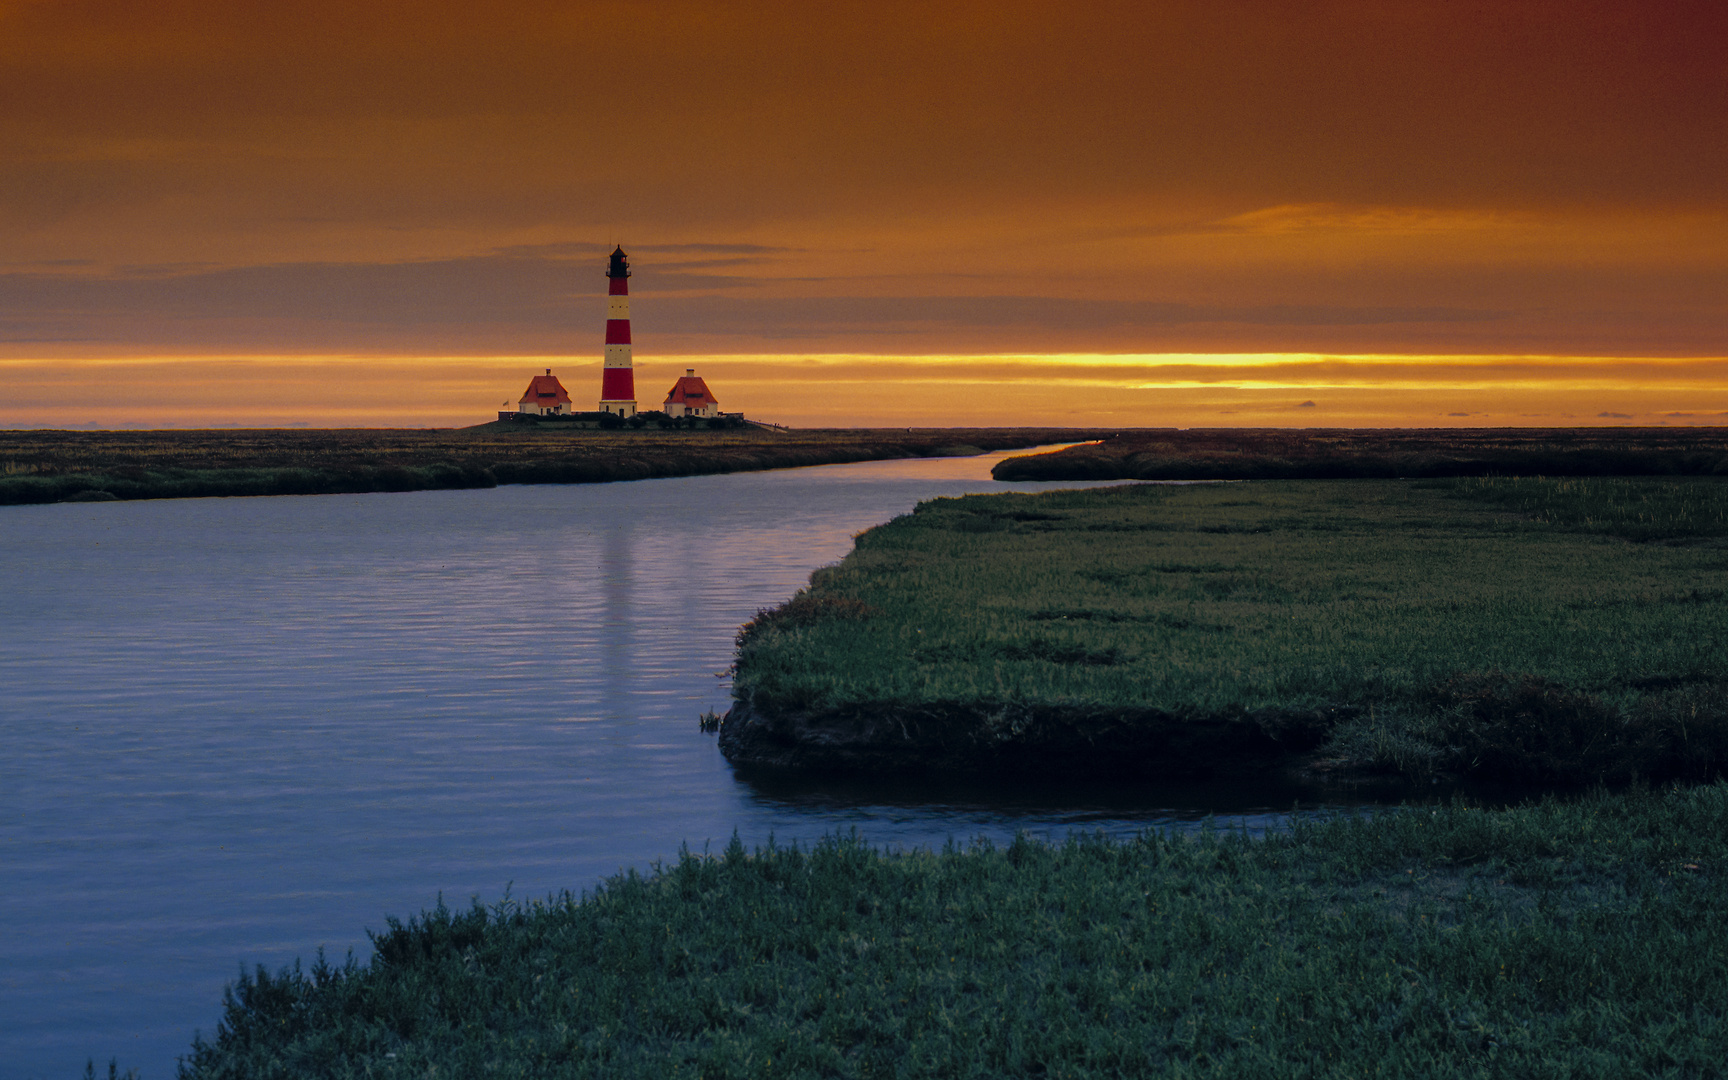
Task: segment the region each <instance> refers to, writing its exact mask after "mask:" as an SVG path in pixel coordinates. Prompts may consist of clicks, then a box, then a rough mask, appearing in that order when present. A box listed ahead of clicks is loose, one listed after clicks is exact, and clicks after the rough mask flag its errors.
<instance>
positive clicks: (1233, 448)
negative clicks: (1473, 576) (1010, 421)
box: [995, 427, 1728, 480]
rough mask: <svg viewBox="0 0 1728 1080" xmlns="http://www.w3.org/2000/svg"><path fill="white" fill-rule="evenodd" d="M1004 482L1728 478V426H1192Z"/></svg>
mask: <svg viewBox="0 0 1728 1080" xmlns="http://www.w3.org/2000/svg"><path fill="white" fill-rule="evenodd" d="M995 475H996V479H998V480H1329V479H1396V478H1399V477H1406V478H1424V477H1429V478H1431V477H1449V476H1728V428H1723V427H1717V428H1531V429H1523V430H1520V429H1516V428H1462V429H1428V430H1420V429H1407V430H1378V431H1376V430H1345V429H1339V430H1326V429H1295V430H1292V429H1271V428H1268V429H1258V430H1255V429H1241V428H1230V429H1221V430H1220V429H1214V430H1205V429H1192V430H1174V429H1172V430H1164V431H1137V432H1127V433H1124V434H1120V435H1116V436H1113V437H1109V438H1106V439H1105V440H1104V441H1103V442H1102V443H1101V444H1100V445H1096V446H1076V447H1071V448H1069V449H1067V450H1064V451H1061V452H1059V453H1056V454H1046V455H1035V456H1030V457H1017V458H1009V459H1008V460H1006V461H1003V462H1001V463H999V464H998V465H997V466H996V470H995Z"/></svg>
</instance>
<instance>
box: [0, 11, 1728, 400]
mask: <svg viewBox="0 0 1728 1080" xmlns="http://www.w3.org/2000/svg"><path fill="white" fill-rule="evenodd" d="M1725 42H1728V5H1724V4H1722V3H1720V2H1719V0H1699V2H1663V0H1656V2H1643V3H1636V4H1634V3H1626V2H1623V0H1621V2H1615V3H1589V2H1565V3H1560V2H1552V3H1551V2H1543V0H1532V2H1519V3H1508V2H1506V0H1498V2H1495V3H1470V2H1404V0H1372V2H1370V0H1359V2H1349V3H1345V2H1338V3H1328V2H1313V3H1289V2H1281V3H1272V2H1267V3H1230V2H1220V0H1205V2H1195V3H1162V2H1155V0H1142V2H1139V3H1122V4H1115V3H1080V4H1054V3H1036V4H1033V3H1015V2H1011V0H992V2H990V3H975V4H970V3H969V4H952V3H950V4H943V3H931V2H928V0H926V2H924V3H917V4H912V3H896V2H881V0H876V2H871V3H867V4H865V3H858V4H853V3H837V4H836V3H828V4H811V3H807V2H806V3H786V4H778V3H748V4H730V5H729V4H718V3H686V2H681V0H645V2H631V0H608V2H606V3H586V2H567V3H548V4H535V3H520V2H514V0H504V2H488V3H485V4H479V3H474V2H472V0H465V2H463V3H459V4H458V3H443V2H441V0H416V2H414V3H406V2H404V3H383V2H375V3H355V2H354V0H346V2H340V3H308V2H296V0H287V2H263V0H258V2H244V0H222V2H220V3H218V2H204V0H200V2H181V0H139V2H121V0H97V2H88V3H81V2H77V0H42V2H32V0H0V101H4V103H5V104H4V107H3V108H0V425H6V426H39V425H52V426H78V425H84V424H96V425H99V426H149V425H156V424H170V425H186V424H228V423H237V424H271V425H274V424H290V423H294V424H311V425H313V426H320V425H327V424H339V425H349V424H392V425H398V424H400V425H419V424H436V425H441V426H444V425H461V424H468V423H475V422H479V421H482V420H485V419H488V418H489V416H490V414H491V413H492V412H494V411H496V410H497V409H498V408H499V407H500V405H501V403H503V402H505V401H506V400H508V401H511V402H514V399H515V398H516V397H517V396H518V395H519V394H520V393H521V391H522V387H523V386H525V385H526V383H527V379H528V377H529V375H531V374H532V373H534V372H535V371H537V370H538V369H541V368H544V367H552V368H554V370H556V371H557V372H558V373H559V374H560V375H561V376H562V377H563V378H564V381H565V383H566V385H568V386H569V387H570V388H571V390H572V393H573V395H574V396H575V397H576V399H577V401H578V404H579V405H583V404H586V405H587V406H588V407H592V404H591V402H590V401H589V399H591V398H593V397H595V396H597V392H598V381H599V378H598V376H599V365H600V346H601V340H602V338H601V330H602V324H603V320H604V293H605V279H604V278H603V277H602V276H601V271H602V269H603V267H604V252H605V251H608V250H610V247H611V245H612V244H614V243H622V244H623V246H624V247H625V249H626V250H627V251H629V252H630V254H631V258H632V262H633V264H634V266H635V268H636V276H635V277H634V278H633V279H632V280H631V292H632V299H633V303H632V315H633V317H634V329H635V339H636V365H637V371H638V375H637V393H638V398H639V400H641V401H642V403H643V407H645V408H648V407H653V405H654V404H656V403H657V402H658V400H659V399H660V398H661V397H663V396H664V392H665V388H666V387H667V386H669V385H670V384H671V382H672V380H673V378H674V377H675V376H676V375H677V374H680V373H681V372H682V369H683V368H685V367H687V366H696V367H698V368H699V370H700V371H701V373H702V374H704V375H705V376H707V377H708V379H709V381H710V385H712V386H713V388H714V390H715V392H716V393H717V394H718V395H719V397H720V399H721V405H722V407H723V408H725V409H728V410H743V411H745V412H746V413H749V414H751V415H754V416H760V417H762V418H765V419H773V420H779V421H782V422H790V423H794V424H800V425H803V424H852V423H870V424H897V423H906V424H914V423H916V424H932V423H954V424H973V423H988V424H1004V423H1021V422H1027V423H1031V422H1036V423H1072V424H1098V425H1123V424H1147V425H1164V424H1172V425H1180V426H1224V425H1237V424H1256V425H1258V424H1280V425H1283V424H1294V425H1302V426H1325V425H1334V424H1336V425H1364V424H1372V425H1379V424H1397V425H1416V426H1430V425H1440V424H1494V425H1501V424H1519V425H1551V424H1572V423H1596V424H1601V423H1638V424H1656V423H1694V424H1696V423H1710V424H1722V423H1728V299H1725V298H1728V45H1725V44H1724V43H1725ZM590 384H592V385H590Z"/></svg>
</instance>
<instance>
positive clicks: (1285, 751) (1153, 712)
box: [719, 699, 1384, 783]
mask: <svg viewBox="0 0 1728 1080" xmlns="http://www.w3.org/2000/svg"><path fill="white" fill-rule="evenodd" d="M1359 711H1360V710H1358V709H1357V708H1355V707H1354V706H1347V705H1337V706H1330V707H1326V708H1318V709H1283V708H1262V709H1255V710H1250V711H1241V712H1235V713H1223V714H1200V713H1193V714H1184V713H1175V712H1170V711H1167V710H1163V709H1151V708H1128V709H1124V708H1108V707H1103V706H1086V705H1040V704H1032V705H1017V704H1001V703H988V702H974V703H965V702H943V703H932V704H920V705H899V704H893V703H882V704H878V705H873V706H855V707H849V708H846V709H843V710H829V711H814V712H813V711H797V710H785V711H780V710H764V709H760V708H758V707H757V706H756V705H755V704H754V703H753V702H752V701H750V700H749V699H744V700H739V701H735V702H734V703H733V705H732V708H731V709H730V710H728V711H727V713H726V715H725V716H724V717H722V718H721V721H720V737H719V742H720V752H721V753H722V754H724V755H725V757H726V759H727V760H728V761H730V762H731V763H732V764H733V765H736V766H741V767H748V768H755V769H772V770H782V771H784V770H791V771H807V772H830V773H850V774H863V775H871V774H875V775H907V774H913V773H931V774H956V775H990V776H1014V775H1037V776H1040V777H1047V778H1106V777H1107V778H1112V779H1169V778H1177V777H1180V778H1196V779H1198V778H1219V777H1245V776H1257V775H1281V776H1286V777H1291V778H1299V779H1304V780H1311V781H1318V780H1324V781H1326V782H1332V783H1350V782H1372V781H1375V780H1384V777H1378V776H1375V775H1372V774H1369V773H1365V772H1364V773H1361V774H1360V775H1357V773H1356V772H1355V771H1352V770H1349V769H1344V768H1339V767H1335V766H1330V765H1329V763H1327V762H1325V761H1323V760H1321V759H1320V758H1318V757H1317V756H1316V751H1317V750H1319V748H1320V747H1321V746H1322V744H1323V743H1324V742H1325V740H1326V738H1327V736H1328V735H1329V734H1330V733H1331V732H1332V731H1333V730H1334V729H1335V728H1336V727H1337V725H1338V724H1340V723H1342V722H1344V721H1346V720H1348V719H1351V718H1353V717H1355V716H1356V715H1357V713H1358V712H1359Z"/></svg>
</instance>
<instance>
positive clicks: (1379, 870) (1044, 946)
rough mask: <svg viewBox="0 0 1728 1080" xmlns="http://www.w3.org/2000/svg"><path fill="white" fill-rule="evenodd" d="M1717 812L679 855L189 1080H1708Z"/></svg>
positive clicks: (839, 842)
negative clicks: (902, 1079)
mask: <svg viewBox="0 0 1728 1080" xmlns="http://www.w3.org/2000/svg"><path fill="white" fill-rule="evenodd" d="M1725 867H1728V785H1722V784H1717V785H1711V786H1704V787H1696V788H1692V789H1689V790H1685V789H1675V790H1670V791H1665V792H1660V793H1656V792H1651V791H1648V790H1642V791H1633V792H1630V793H1627V794H1622V795H1617V796H1608V795H1602V794H1597V795H1594V796H1591V797H1587V798H1584V799H1581V800H1575V801H1569V802H1560V801H1547V802H1543V803H1540V804H1536V805H1530V806H1524V807H1519V808H1515V809H1510V810H1499V811H1491V810H1482V809H1472V808H1467V807H1464V806H1458V805H1454V806H1449V807H1432V808H1430V807H1418V808H1411V809H1406V810H1398V811H1391V812H1386V813H1382V814H1378V815H1375V816H1373V817H1371V818H1359V819H1345V820H1338V821H1332V822H1327V823H1321V824H1305V823H1302V822H1298V823H1297V824H1296V825H1295V827H1294V828H1293V829H1291V830H1290V831H1288V832H1282V833H1272V834H1268V835H1266V836H1265V837H1264V838H1262V839H1259V840H1250V839H1248V838H1246V837H1245V836H1242V835H1240V834H1228V833H1225V834H1213V835H1209V836H1208V835H1202V836H1200V837H1198V838H1194V837H1184V836H1169V835H1160V834H1158V833H1147V834H1145V835H1143V836H1142V837H1141V838H1140V839H1138V840H1131V841H1127V842H1111V841H1104V840H1098V839H1091V840H1086V839H1074V840H1070V841H1069V842H1067V843H1066V844H1063V845H1061V846H1049V845H1045V844H1041V843H1037V842H1033V841H1028V840H1025V839H1021V840H1018V841H1016V842H1015V843H1014V844H1012V845H1011V846H1008V847H991V846H989V845H980V846H976V847H971V848H967V849H960V848H951V849H949V850H946V851H942V852H929V851H917V852H910V853H904V854H890V853H884V852H881V851H877V850H873V849H871V848H870V847H868V846H867V845H865V844H863V843H861V842H859V841H857V840H855V839H847V838H837V839H831V840H829V841H826V842H824V843H822V844H820V845H818V846H816V847H814V848H812V849H808V850H796V849H786V848H779V849H774V848H769V849H764V850H758V851H756V852H754V853H748V852H746V851H745V850H744V848H743V847H742V846H741V845H739V844H737V842H736V841H734V842H733V845H732V846H731V847H729V848H727V849H726V850H725V851H724V852H723V853H722V854H719V855H717V856H715V857H703V856H698V855H692V854H685V855H683V856H682V857H680V858H679V859H677V860H676V861H675V862H671V863H668V864H666V865H663V866H658V867H656V868H655V869H654V871H653V872H652V873H650V874H647V875H645V876H644V875H637V874H635V873H630V874H625V875H621V876H618V877H615V878H613V879H611V880H610V881H607V882H606V883H605V884H604V885H603V886H602V887H601V888H599V889H597V890H595V891H594V892H592V893H588V894H585V895H582V896H579V897H577V896H565V897H561V898H556V899H553V900H552V901H550V902H546V903H531V904H525V905H524V904H516V903H503V904H499V905H496V906H494V907H492V908H482V907H478V906H476V907H473V908H470V909H468V910H457V911H450V910H446V909H444V908H443V907H442V906H440V907H439V908H437V909H436V910H433V911H430V912H426V913H424V914H423V915H421V916H420V917H418V918H414V919H411V920H409V921H407V922H405V923H403V922H397V921H395V920H391V921H390V923H389V925H388V927H387V928H386V929H385V930H384V932H382V933H380V934H377V935H375V936H374V939H373V941H374V945H375V947H376V953H375V955H374V956H373V957H372V958H371V959H370V960H369V961H368V962H367V963H365V964H359V963H355V962H352V961H350V962H348V963H346V964H325V963H323V962H322V960H320V961H319V962H318V963H317V964H315V965H313V966H312V967H310V968H301V967H299V966H296V967H294V968H291V969H287V970H284V971H279V972H274V973H272V972H267V971H264V970H262V969H260V970H258V971H256V972H255V973H251V974H248V975H246V976H245V977H244V978H242V979H241V980H240V982H239V983H238V984H236V985H235V986H234V987H233V988H232V990H231V992H230V996H229V997H228V1000H227V1002H226V1006H225V1010H224V1015H223V1018H222V1021H221V1025H220V1027H219V1028H218V1029H217V1030H216V1031H215V1032H214V1033H211V1034H210V1035H209V1037H208V1038H206V1039H203V1040H200V1041H199V1042H198V1043H197V1044H196V1045H195V1046H194V1047H193V1049H192V1051H191V1053H190V1054H189V1055H188V1056H187V1058H186V1059H185V1062H184V1064H183V1065H182V1067H181V1070H180V1076H181V1077H182V1080H229V1078H233V1080H238V1078H241V1077H245V1078H248V1080H276V1078H281V1080H287V1078H295V1080H300V1078H305V1077H332V1078H335V1077H381V1078H390V1077H425V1076H449V1077H457V1076H464V1077H465V1076H492V1077H506V1078H509V1077H523V1078H526V1077H536V1078H540V1077H548V1078H562V1077H568V1078H576V1077H602V1076H604V1077H654V1078H661V1077H689V1078H693V1080H694V1078H697V1077H709V1078H716V1080H718V1078H740V1080H742V1078H752V1080H754V1078H757V1077H812V1076H826V1077H847V1078H850V1077H893V1076H932V1077H1074V1078H1081V1077H1124V1076H1193V1077H1199V1076H1216V1077H1249V1076H1254V1077H1258V1076H1269V1077H1271V1076H1292V1077H1294V1076H1313V1077H1340V1078H1342V1077H1359V1076H1384V1077H1412V1078H1415V1077H1421V1078H1423V1080H1431V1078H1439V1080H1445V1078H1452V1077H1532V1076H1537V1077H1569V1076H1608V1077H1621V1076H1624V1077H1643V1076H1673V1077H1707V1076H1719V1075H1721V1070H1722V1062H1723V1061H1725V1060H1728V1023H1725V1022H1724V1020H1725V1018H1728V979H1724V978H1723V977H1722V964H1723V958H1724V957H1725V956H1728V905H1724V904H1723V903H1722V902H1721V896H1722V889H1723V887H1724V880H1723V874H1724V868H1725Z"/></svg>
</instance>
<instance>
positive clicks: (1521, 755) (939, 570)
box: [721, 478, 1728, 783]
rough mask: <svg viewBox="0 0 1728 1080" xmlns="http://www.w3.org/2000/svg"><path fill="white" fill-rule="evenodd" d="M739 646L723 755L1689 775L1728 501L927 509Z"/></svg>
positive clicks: (1727, 490)
mask: <svg viewBox="0 0 1728 1080" xmlns="http://www.w3.org/2000/svg"><path fill="white" fill-rule="evenodd" d="M739 645H740V647H739V652H738V660H737V676H736V679H735V682H734V693H735V695H736V697H737V702H736V704H735V706H734V708H733V710H732V712H731V713H730V714H729V715H728V717H727V718H726V721H725V723H724V724H723V725H722V727H721V741H722V747H723V748H724V749H725V750H726V751H727V753H728V755H729V756H730V757H732V758H733V759H734V760H735V761H739V762H744V763H756V764H774V765H789V766H840V767H849V768H879V769H905V768H920V767H926V768H927V767H938V768H974V769H984V770H998V769H1004V768H1029V769H1034V770H1039V771H1048V770H1053V769H1064V770H1067V771H1072V772H1077V773H1080V774H1083V775H1093V774H1096V773H1098V772H1100V771H1114V772H1124V773H1157V772H1183V773H1193V772H1208V771H1210V772H1219V771H1230V770H1233V769H1242V770H1247V769H1263V768H1267V767H1276V766H1280V765H1288V764H1290V763H1291V762H1292V761H1299V762H1301V763H1303V764H1304V766H1305V767H1306V768H1307V769H1308V770H1309V771H1310V772H1318V773H1328V772H1330V773H1331V774H1334V775H1339V774H1347V775H1361V774H1364V773H1381V774H1394V775H1400V776H1404V777H1418V778H1420V777H1428V776H1431V775H1450V776H1474V777H1480V778H1496V779H1504V780H1511V781H1519V782H1525V781H1535V782H1542V783H1593V782H1619V781H1625V780H1627V779H1630V778H1631V777H1632V776H1634V775H1642V776H1646V777H1652V776H1654V777H1673V776H1691V777H1708V776H1711V775H1714V774H1716V773H1717V772H1718V771H1720V770H1722V769H1723V768H1724V767H1725V766H1728V480H1719V479H1711V478H1696V479H1670V480H1648V479H1559V480H1554V479H1504V478H1502V479H1496V478H1485V479H1458V480H1430V481H1405V482H1400V481H1301V482H1263V483H1247V484H1230V485H1184V486H1171V485H1157V486H1154V485H1140V486H1132V487H1119V488H1113V489H1104V490H1090V491H1069V492H1054V493H1049V494H1042V495H1035V496H1034V495H995V496H972V497H968V498H964V499H939V500H935V501H933V502H929V503H925V504H922V505H920V506H919V507H918V508H917V510H916V511H915V512H914V513H912V514H910V515H906V516H904V517H901V518H898V519H896V520H895V521H893V522H891V523H889V524H887V525H884V526H881V527H878V528H876V529H872V530H870V531H869V532H866V533H864V534H862V535H861V536H860V537H859V538H858V541H857V546H856V549H855V550H854V552H853V553H852V554H851V555H849V556H848V557H847V558H846V559H845V561H843V562H842V563H840V564H839V565H838V566H836V567H832V568H829V569H827V570H823V571H820V572H818V573H817V574H816V575H815V577H814V578H813V579H812V583H811V586H810V588H809V589H808V590H806V591H805V592H803V593H801V594H800V595H799V596H797V597H796V598H794V599H793V600H792V601H791V602H790V603H788V604H787V605H785V606H784V607H782V608H779V609H777V610H775V611H770V612H764V613H762V614H761V615H759V616H758V618H757V619H756V620H755V621H753V622H752V623H751V624H750V625H749V626H747V627H746V628H745V630H744V632H743V633H742V634H741V635H740V640H739Z"/></svg>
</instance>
